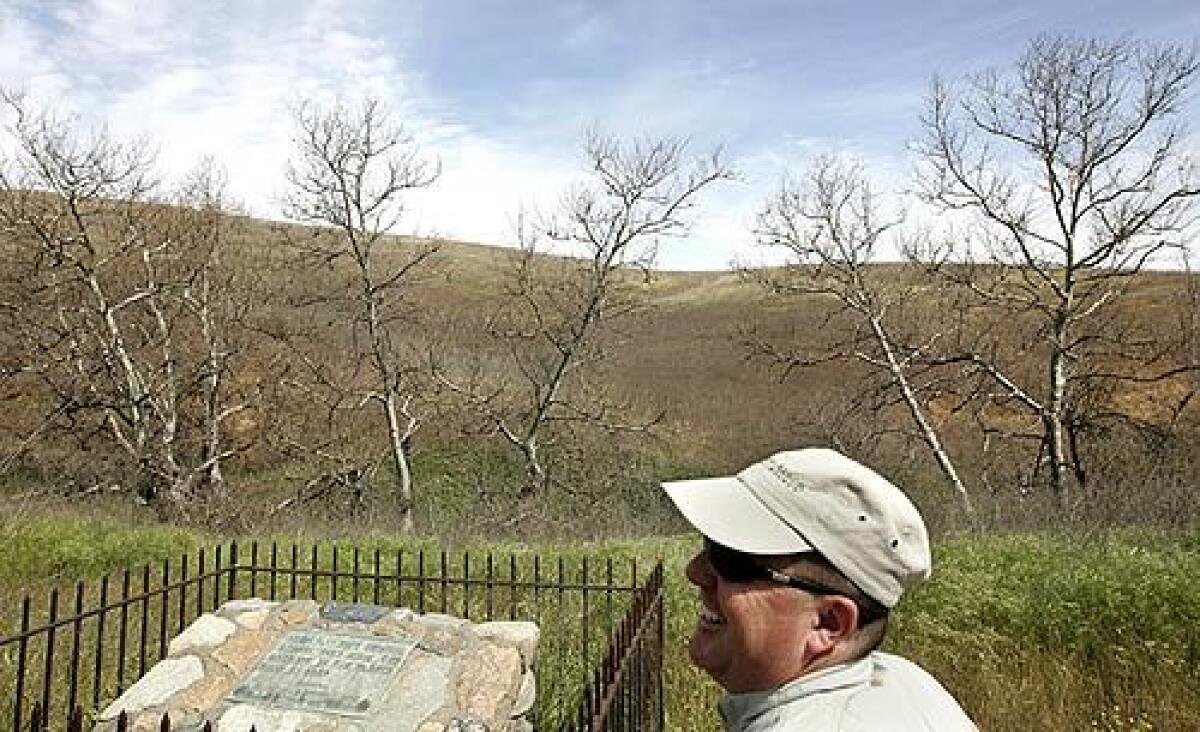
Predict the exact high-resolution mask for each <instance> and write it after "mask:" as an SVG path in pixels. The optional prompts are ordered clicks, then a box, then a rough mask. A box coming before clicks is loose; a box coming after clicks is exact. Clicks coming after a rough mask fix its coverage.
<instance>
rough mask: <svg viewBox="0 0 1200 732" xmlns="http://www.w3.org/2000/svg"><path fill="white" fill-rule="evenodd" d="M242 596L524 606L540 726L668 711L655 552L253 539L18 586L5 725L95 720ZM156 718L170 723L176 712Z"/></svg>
mask: <svg viewBox="0 0 1200 732" xmlns="http://www.w3.org/2000/svg"><path fill="white" fill-rule="evenodd" d="M247 549H248V551H247ZM250 597H261V598H264V599H267V600H284V599H300V598H308V599H311V600H315V601H327V600H336V601H340V602H345V601H349V602H368V601H369V602H371V603H372V604H377V605H394V606H405V607H409V608H411V609H413V610H415V611H416V612H419V613H426V612H434V611H436V612H441V613H452V614H457V615H460V616H462V617H464V618H468V619H471V620H493V619H499V618H505V619H510V620H531V621H533V622H536V623H537V624H538V625H539V627H540V628H541V633H542V634H541V642H540V647H539V651H538V658H539V661H538V664H537V667H536V673H537V688H538V702H537V705H536V706H535V708H534V710H533V713H532V715H531V721H532V722H533V723H534V725H535V727H536V728H537V729H545V730H564V731H569V732H584V731H585V730H587V731H592V730H596V731H598V730H613V731H616V730H630V731H632V730H637V731H639V732H640V731H642V730H646V731H649V732H654V731H656V730H661V729H663V726H664V721H663V717H664V711H663V710H664V706H663V689H662V657H663V632H664V618H663V612H664V606H663V577H662V565H661V563H659V564H656V565H655V566H654V567H653V568H651V570H650V571H649V572H648V573H644V576H641V575H640V574H639V566H638V563H637V561H636V560H635V559H632V558H628V559H614V558H612V557H607V558H604V559H603V560H596V559H591V558H589V557H587V556H571V557H568V556H563V555H558V556H555V557H553V558H547V557H543V556H541V555H537V554H519V553H513V554H506V555H496V554H494V553H490V552H489V553H486V554H484V555H482V556H480V555H479V554H472V553H470V552H463V553H461V554H455V555H451V554H450V553H448V552H445V551H437V552H430V551H423V550H421V551H405V550H396V551H389V552H384V551H382V550H380V549H377V548H375V549H365V550H364V549H363V548H361V547H341V546H337V545H311V546H304V547H301V546H300V545H297V544H290V545H283V546H281V545H279V544H277V543H271V544H269V545H267V544H261V545H260V544H259V543H257V542H253V543H251V544H250V545H249V546H248V547H245V546H241V545H239V544H237V543H230V544H228V545H221V546H216V547H214V548H213V549H212V550H211V551H208V550H206V549H200V550H199V551H198V552H196V553H195V554H194V555H189V554H183V555H181V556H179V557H178V558H177V559H164V560H162V561H161V562H159V563H155V564H146V565H143V566H141V567H140V568H138V569H126V570H125V571H123V572H121V573H119V574H116V575H106V576H104V577H102V578H100V579H99V580H97V581H94V582H91V583H89V582H85V581H83V580H80V581H77V582H76V583H75V585H74V586H73V587H72V588H70V589H68V590H66V591H64V590H62V589H53V590H51V591H50V592H49V593H48V594H47V596H46V599H45V601H44V602H34V598H32V597H31V596H28V595H27V596H25V598H24V600H23V601H22V602H21V606H20V611H19V614H18V616H17V617H19V620H18V619H16V618H14V616H13V615H12V614H7V613H4V612H0V635H3V637H0V671H2V672H3V673H2V674H0V699H2V698H5V697H6V696H7V697H8V698H10V699H11V703H10V708H9V710H8V712H7V713H3V716H0V729H4V728H8V729H12V730H14V731H20V732H24V731H26V730H29V731H31V732H42V731H43V730H52V729H53V730H59V729H62V730H68V732H78V731H81V730H83V729H85V728H86V727H89V726H90V724H91V722H92V720H93V719H94V717H95V715H96V714H97V713H98V712H99V711H100V710H101V709H103V708H104V707H105V706H107V705H108V704H109V703H111V702H112V701H113V700H114V699H116V698H117V697H118V696H119V695H120V694H121V692H123V691H124V690H125V689H126V688H128V686H129V685H130V684H132V683H133V682H134V681H136V680H137V679H138V678H140V677H141V676H142V675H144V674H145V673H146V671H147V670H148V668H149V666H150V665H152V664H153V663H155V662H156V661H158V660H159V659H162V658H164V657H165V656H166V655H167V644H168V641H169V640H170V637H171V636H172V635H174V634H177V633H179V632H182V631H183V630H184V629H185V628H186V627H187V626H188V625H189V624H190V623H191V622H192V621H194V620H195V619H196V618H197V617H199V616H200V615H201V614H203V613H205V612H208V611H211V610H216V609H217V608H219V607H220V606H221V604H223V603H224V602H226V601H229V600H234V599H245V598H250ZM65 603H69V604H67V605H66V607H64V604H65ZM14 621H15V622H14ZM14 625H15V627H13V626H14ZM64 654H65V655H64ZM5 717H6V718H7V719H5ZM8 725H11V726H8ZM120 728H121V726H120V724H118V729H120ZM160 729H163V730H169V729H170V720H168V719H164V721H163V724H162V726H161V727H160Z"/></svg>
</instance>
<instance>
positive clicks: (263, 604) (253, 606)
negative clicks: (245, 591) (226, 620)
mask: <svg viewBox="0 0 1200 732" xmlns="http://www.w3.org/2000/svg"><path fill="white" fill-rule="evenodd" d="M277 605H279V603H278V602H274V601H273V600H264V599H262V598H261V597H251V598H249V599H246V600H230V601H229V602H227V603H225V604H224V605H222V606H221V613H222V614H223V615H227V616H228V615H237V614H239V613H248V612H256V611H258V610H270V609H271V608H273V607H276V606H277Z"/></svg>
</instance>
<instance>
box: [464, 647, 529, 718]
mask: <svg viewBox="0 0 1200 732" xmlns="http://www.w3.org/2000/svg"><path fill="white" fill-rule="evenodd" d="M457 661H458V664H459V676H458V683H457V692H458V695H457V699H458V709H459V713H460V714H462V715H463V716H470V717H478V718H480V719H491V720H496V719H501V718H503V719H507V718H508V717H509V710H510V709H511V708H512V702H513V699H514V698H515V696H516V691H517V684H518V681H517V680H518V679H519V678H520V673H521V654H520V653H519V652H518V651H517V649H515V648H512V647H509V646H497V645H494V644H492V643H483V644H480V645H479V646H478V647H477V648H475V649H473V650H471V651H468V652H465V653H463V654H462V655H460V656H459V657H458V659H457Z"/></svg>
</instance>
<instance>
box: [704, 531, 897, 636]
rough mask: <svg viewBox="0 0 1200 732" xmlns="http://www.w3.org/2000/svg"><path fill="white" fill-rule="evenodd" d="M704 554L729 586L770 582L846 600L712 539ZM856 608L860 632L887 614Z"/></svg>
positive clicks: (823, 586) (839, 592)
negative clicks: (868, 624) (732, 584)
mask: <svg viewBox="0 0 1200 732" xmlns="http://www.w3.org/2000/svg"><path fill="white" fill-rule="evenodd" d="M704 553H705V555H706V556H707V557H708V563H709V564H710V565H712V568H713V571H714V572H716V573H717V576H719V577H720V578H721V579H722V580H725V581H726V582H735V583H738V584H744V583H749V582H759V581H763V580H765V581H767V582H774V583H776V584H780V585H786V586H788V587H794V588H796V589H798V590H803V591H804V592H807V593H808V594H810V595H841V596H842V597H845V596H846V593H845V592H843V591H842V590H838V589H836V588H833V587H830V586H829V585H826V584H822V583H820V582H817V581H816V580H810V579H806V578H804V577H794V576H792V575H790V574H785V573H783V572H780V571H779V570H777V569H772V568H771V567H768V566H766V565H765V564H762V563H761V562H760V561H759V560H758V558H757V557H755V556H754V555H753V554H747V553H745V552H739V551H738V550H736V549H730V548H729V547H727V546H725V545H723V544H718V543H717V542H715V541H713V540H711V539H705V540H704ZM854 604H855V605H856V606H857V607H858V626H859V627H860V628H861V627H862V626H864V625H866V624H867V623H871V622H874V621H875V620H876V619H878V618H881V617H883V616H884V615H886V614H887V611H886V609H884V610H882V611H879V610H871V609H869V608H866V607H863V606H862V605H861V604H860V603H859V602H858V601H854Z"/></svg>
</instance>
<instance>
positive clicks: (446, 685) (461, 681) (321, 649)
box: [95, 599, 538, 732]
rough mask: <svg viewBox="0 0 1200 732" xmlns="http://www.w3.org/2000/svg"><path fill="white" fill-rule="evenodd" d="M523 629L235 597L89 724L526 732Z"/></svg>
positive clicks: (239, 730)
mask: <svg viewBox="0 0 1200 732" xmlns="http://www.w3.org/2000/svg"><path fill="white" fill-rule="evenodd" d="M537 645H538V629H537V626H536V625H534V624H533V623H525V622H485V623H472V622H469V621H467V620H463V619H460V618H455V617H451V616H448V615H441V614H436V613H429V614H424V615H419V614H416V613H414V612H412V611H411V610H409V609H407V608H399V609H395V608H388V607H381V606H377V605H360V604H350V605H346V604H338V603H333V602H330V603H326V604H325V605H324V606H318V605H317V603H315V602H312V601H308V600H293V601H290V602H282V603H277V602H267V601H265V600H259V599H252V600H234V601H230V602H227V603H226V604H225V605H223V606H222V607H221V608H220V609H219V610H217V611H216V612H213V613H207V614H205V615H202V616H200V617H199V618H197V619H196V621H195V622H194V623H192V624H191V625H190V626H189V627H188V628H187V629H185V630H184V631H183V632H182V633H181V634H179V635H178V636H176V637H175V638H174V639H173V640H172V641H171V644H170V646H169V649H168V654H167V657H166V658H164V659H163V660H161V661H159V662H158V663H157V664H155V665H154V666H153V667H152V668H151V669H150V670H149V672H147V673H146V675H145V676H144V677H142V678H141V679H140V680H139V681H138V682H137V683H136V684H134V685H133V686H131V687H130V688H129V689H128V690H126V691H125V693H124V694H122V695H121V696H120V698H118V699H117V700H116V701H114V702H113V703H112V704H110V705H109V706H108V707H107V708H105V709H104V710H103V711H102V712H101V713H100V716H99V722H98V724H97V725H96V727H95V731H96V732H110V731H111V730H113V729H115V727H116V720H117V717H118V715H120V713H121V712H122V711H124V712H125V713H126V714H127V715H128V719H129V720H130V722H131V725H130V729H132V730H146V731H147V732H149V731H150V730H158V729H159V725H160V723H161V720H162V717H163V715H164V714H166V715H168V716H169V717H170V720H171V729H172V730H175V731H177V732H185V731H186V732H191V731H192V730H197V731H198V730H200V729H202V728H203V726H204V724H205V722H211V723H212V728H213V730H215V731H216V732H249V730H250V729H251V727H253V728H254V729H255V730H257V732H284V731H287V732H293V731H294V732H335V731H345V732H375V731H376V730H378V731H379V732H383V730H387V731H388V732H450V731H452V730H472V731H473V732H482V731H485V730H486V731H487V732H528V730H531V729H532V727H531V725H530V724H529V722H528V721H527V719H526V715H527V713H528V712H529V711H530V709H532V707H533V702H534V697H535V693H536V692H535V684H534V678H535V676H534V667H535V663H536V655H537Z"/></svg>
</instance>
